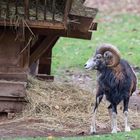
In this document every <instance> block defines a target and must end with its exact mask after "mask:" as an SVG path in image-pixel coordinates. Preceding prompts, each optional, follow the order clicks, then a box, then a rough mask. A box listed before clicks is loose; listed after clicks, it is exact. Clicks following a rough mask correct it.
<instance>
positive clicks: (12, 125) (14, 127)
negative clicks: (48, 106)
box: [0, 70, 140, 138]
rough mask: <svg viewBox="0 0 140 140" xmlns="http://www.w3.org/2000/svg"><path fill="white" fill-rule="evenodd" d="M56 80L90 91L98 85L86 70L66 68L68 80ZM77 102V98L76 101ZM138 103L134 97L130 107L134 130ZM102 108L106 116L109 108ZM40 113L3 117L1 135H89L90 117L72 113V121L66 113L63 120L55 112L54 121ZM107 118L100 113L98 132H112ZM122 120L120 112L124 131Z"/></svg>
mask: <svg viewBox="0 0 140 140" xmlns="http://www.w3.org/2000/svg"><path fill="white" fill-rule="evenodd" d="M55 80H56V81H58V80H59V82H60V81H63V83H67V84H68V85H71V83H73V85H74V84H76V83H79V86H80V88H86V89H88V90H89V91H91V90H92V88H91V87H92V86H95V80H92V77H91V73H85V72H80V71H74V70H72V71H68V70H66V71H65V80H64V79H63V78H61V79H60V78H59V77H57V78H56V79H55ZM61 90H62V89H61ZM72 96H73V95H72ZM93 96H94V95H93ZM77 97H78V96H77ZM77 97H76V98H77ZM83 97H84V96H83ZM85 97H86V96H85ZM89 97H90V96H89ZM72 98H73V97H72ZM78 98H79V100H80V97H78ZM75 102H77V101H76V100H75ZM83 102H84V101H83ZM103 102H104V101H103ZM139 103H140V96H133V97H132V98H131V101H130V108H131V109H133V110H130V114H135V115H133V117H130V122H131V128H132V129H136V128H140V121H137V120H138V116H139V113H140V104H139ZM104 104H105V103H104ZM104 104H103V105H104ZM136 104H137V105H138V106H137V109H138V112H137V111H136ZM77 105H78V104H77ZM59 107H61V106H60V104H59V106H58V108H59ZM101 107H103V106H102V105H101ZM56 108H57V107H56ZM71 108H73V107H71ZM100 110H101V112H102V113H103V114H104V115H106V113H107V110H105V111H104V110H102V109H101V108H99V112H100ZM120 110H121V109H120ZM69 111H70V112H71V110H69ZM75 111H76V109H75ZM77 113H81V112H77ZM87 114H88V115H91V114H90V113H89V112H87ZM39 115H41V114H39ZM39 115H33V116H32V115H29V116H28V115H23V116H20V115H17V116H16V118H14V119H12V120H5V121H2V120H1V122H0V137H10V138H11V137H28V136H31V137H38V136H41V137H45V136H81V135H86V136H87V135H89V125H90V122H89V119H90V118H89V116H84V117H85V119H87V120H83V121H81V120H80V119H84V118H82V116H81V117H77V116H76V115H75V118H74V117H73V116H74V115H73V116H71V117H73V118H72V119H73V120H71V119H70V118H69V117H70V115H71V114H68V115H69V116H68V117H66V118H65V116H63V120H62V122H56V120H55V119H54V118H55V117H56V116H54V115H52V120H51V119H47V118H48V116H46V119H45V118H44V117H43V118H42V117H40V116H39ZM64 115H65V114H64ZM56 118H57V117H56ZM53 119H54V122H56V123H55V124H53V123H52V121H53ZM58 119H60V118H58ZM68 119H70V120H68ZM77 119H79V120H77ZM108 119H109V118H108V115H106V116H102V115H100V117H99V120H97V131H98V132H97V134H104V133H110V131H111V129H110V124H109V121H108ZM121 119H122V116H121V115H120V116H119V119H118V120H119V121H118V124H119V126H120V128H121V130H122V131H124V128H123V124H121V123H122V122H123V121H121ZM60 120H61V119H60ZM60 120H57V121H60ZM64 120H67V121H64ZM100 120H101V121H100ZM134 120H136V121H137V123H135V121H134ZM51 123H52V124H51ZM74 123H75V124H74ZM82 123H83V124H82ZM55 125H56V126H55ZM60 125H63V126H60ZM78 125H79V126H78ZM51 127H52V128H51ZM62 127H63V128H62Z"/></svg>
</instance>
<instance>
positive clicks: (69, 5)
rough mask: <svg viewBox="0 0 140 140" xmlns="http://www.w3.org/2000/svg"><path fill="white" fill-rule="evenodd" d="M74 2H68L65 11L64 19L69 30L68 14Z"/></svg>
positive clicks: (69, 0)
mask: <svg viewBox="0 0 140 140" xmlns="http://www.w3.org/2000/svg"><path fill="white" fill-rule="evenodd" d="M72 2H73V0H67V1H66V6H65V11H64V19H63V20H64V26H65V28H67V22H68V14H69V11H70V9H71V5H72Z"/></svg>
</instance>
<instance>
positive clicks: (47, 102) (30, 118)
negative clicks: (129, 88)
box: [0, 77, 140, 134]
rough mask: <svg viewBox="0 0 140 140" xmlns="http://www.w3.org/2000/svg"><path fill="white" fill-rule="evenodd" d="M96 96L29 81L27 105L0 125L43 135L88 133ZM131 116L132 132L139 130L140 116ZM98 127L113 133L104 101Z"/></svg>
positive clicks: (57, 84)
mask: <svg viewBox="0 0 140 140" xmlns="http://www.w3.org/2000/svg"><path fill="white" fill-rule="evenodd" d="M93 90H94V89H93ZM93 94H94V95H95V90H94V93H91V92H89V91H87V90H83V88H80V87H79V86H78V84H77V85H74V84H70V83H64V82H63V83H61V82H45V81H40V80H37V79H35V78H33V77H30V78H29V83H28V89H27V100H28V102H29V103H28V105H27V106H26V108H25V109H24V110H23V112H22V114H20V115H18V116H17V117H16V118H15V119H13V120H11V121H7V122H2V123H0V124H3V123H4V124H7V123H8V124H10V123H17V124H20V127H24V128H28V129H32V130H33V129H35V130H40V131H46V130H55V131H57V132H65V133H71V134H78V133H81V132H85V133H88V132H89V126H90V120H91V116H92V106H93V103H94V102H95V96H94V95H93ZM129 114H130V115H129V121H130V124H131V128H138V127H140V119H139V115H140V113H138V112H137V113H136V111H135V110H133V111H132V110H130V111H129ZM22 122H23V123H22ZM96 123H97V130H98V131H108V132H110V118H109V115H108V111H107V102H106V101H105V99H104V100H103V102H102V103H101V105H100V106H99V109H98V113H97V120H96ZM118 127H119V128H121V130H122V131H123V130H124V119H123V113H122V110H121V109H120V107H118Z"/></svg>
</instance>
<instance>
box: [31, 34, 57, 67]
mask: <svg viewBox="0 0 140 140" xmlns="http://www.w3.org/2000/svg"><path fill="white" fill-rule="evenodd" d="M56 38H58V37H57V36H56V35H53V36H47V37H46V38H45V39H44V40H43V41H42V43H41V44H40V46H39V47H38V48H37V49H36V50H35V51H34V52H33V53H32V54H31V56H30V63H29V65H31V64H32V63H33V62H35V61H36V60H38V59H39V58H40V57H41V56H42V55H43V54H44V53H45V52H46V51H47V50H48V49H49V48H50V47H52V44H53V42H54V41H55V40H56Z"/></svg>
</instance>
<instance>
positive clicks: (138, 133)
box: [7, 130, 140, 140]
mask: <svg viewBox="0 0 140 140" xmlns="http://www.w3.org/2000/svg"><path fill="white" fill-rule="evenodd" d="M7 140H140V130H133V131H131V132H129V133H125V132H121V133H118V134H106V135H94V136H88V137H86V136H85V137H67V138H62V137H61V138H56V137H52V138H47V137H38V138H13V139H7Z"/></svg>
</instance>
